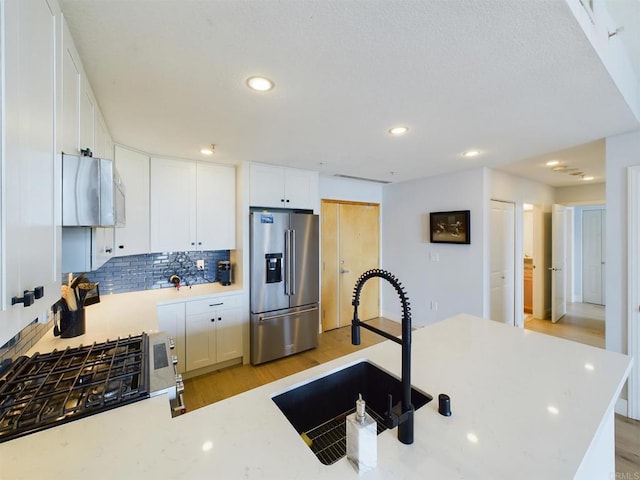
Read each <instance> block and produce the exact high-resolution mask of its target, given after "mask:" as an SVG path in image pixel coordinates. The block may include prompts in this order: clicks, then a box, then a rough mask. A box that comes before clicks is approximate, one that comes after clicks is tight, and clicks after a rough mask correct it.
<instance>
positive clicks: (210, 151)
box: [200, 143, 216, 155]
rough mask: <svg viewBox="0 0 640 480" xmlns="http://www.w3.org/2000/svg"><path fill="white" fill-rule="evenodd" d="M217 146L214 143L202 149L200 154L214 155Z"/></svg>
mask: <svg viewBox="0 0 640 480" xmlns="http://www.w3.org/2000/svg"><path fill="white" fill-rule="evenodd" d="M215 149H216V146H215V145H214V144H213V143H212V144H211V145H210V146H208V147H205V148H202V149H201V150H200V153H201V154H203V155H213V152H214V151H215Z"/></svg>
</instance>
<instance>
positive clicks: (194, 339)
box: [186, 296, 242, 370]
mask: <svg viewBox="0 0 640 480" xmlns="http://www.w3.org/2000/svg"><path fill="white" fill-rule="evenodd" d="M239 307H240V297H238V296H231V297H211V298H208V299H204V300H196V301H193V302H187V307H186V350H187V359H186V362H187V370H196V369H198V368H202V367H208V366H209V365H213V364H215V363H220V362H224V361H226V360H231V359H232V358H237V357H240V356H242V313H241V309H240V308H239Z"/></svg>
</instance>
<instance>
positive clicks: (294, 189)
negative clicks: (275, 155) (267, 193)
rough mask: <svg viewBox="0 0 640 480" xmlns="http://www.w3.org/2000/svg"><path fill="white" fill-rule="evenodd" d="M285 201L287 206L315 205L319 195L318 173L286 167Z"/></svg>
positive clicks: (308, 206) (309, 206)
mask: <svg viewBox="0 0 640 480" xmlns="http://www.w3.org/2000/svg"><path fill="white" fill-rule="evenodd" d="M284 187H285V203H286V206H287V208H305V209H311V210H313V208H314V207H315V203H316V199H317V197H318V173H317V172H312V171H310V170H299V169H296V168H285V169H284Z"/></svg>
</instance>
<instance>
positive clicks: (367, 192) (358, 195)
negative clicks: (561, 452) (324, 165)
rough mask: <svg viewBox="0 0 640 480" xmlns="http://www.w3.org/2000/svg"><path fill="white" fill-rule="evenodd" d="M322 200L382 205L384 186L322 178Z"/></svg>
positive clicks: (337, 178) (345, 179)
mask: <svg viewBox="0 0 640 480" xmlns="http://www.w3.org/2000/svg"><path fill="white" fill-rule="evenodd" d="M319 192H320V198H321V199H329V200H345V201H351V202H369V203H382V184H380V183H374V182H366V181H364V180H353V179H350V178H341V177H325V176H322V175H321V176H320V186H319Z"/></svg>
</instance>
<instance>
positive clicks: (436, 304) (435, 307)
mask: <svg viewBox="0 0 640 480" xmlns="http://www.w3.org/2000/svg"><path fill="white" fill-rule="evenodd" d="M431 310H433V311H434V312H437V311H438V302H437V301H435V300H431Z"/></svg>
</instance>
